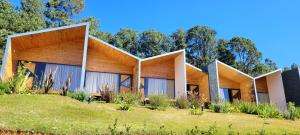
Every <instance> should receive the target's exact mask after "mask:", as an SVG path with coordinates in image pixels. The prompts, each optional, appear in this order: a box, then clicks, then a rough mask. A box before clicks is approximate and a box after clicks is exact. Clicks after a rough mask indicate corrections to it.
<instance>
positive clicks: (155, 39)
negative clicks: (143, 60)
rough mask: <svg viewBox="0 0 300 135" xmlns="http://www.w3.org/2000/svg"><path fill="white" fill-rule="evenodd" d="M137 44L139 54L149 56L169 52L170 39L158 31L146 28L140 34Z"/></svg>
mask: <svg viewBox="0 0 300 135" xmlns="http://www.w3.org/2000/svg"><path fill="white" fill-rule="evenodd" d="M139 44H140V51H139V56H140V57H151V56H156V55H159V54H162V53H165V52H169V47H170V39H169V37H167V36H165V35H164V34H162V33H160V32H158V31H155V30H147V31H144V32H142V33H141V34H140V40H139Z"/></svg>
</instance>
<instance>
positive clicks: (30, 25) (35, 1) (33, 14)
mask: <svg viewBox="0 0 300 135" xmlns="http://www.w3.org/2000/svg"><path fill="white" fill-rule="evenodd" d="M43 10H44V5H43V1H42V0H22V1H21V8H20V16H21V18H22V24H23V26H21V27H23V28H24V29H23V31H35V30H40V29H43V28H46V22H45V17H44V15H43Z"/></svg>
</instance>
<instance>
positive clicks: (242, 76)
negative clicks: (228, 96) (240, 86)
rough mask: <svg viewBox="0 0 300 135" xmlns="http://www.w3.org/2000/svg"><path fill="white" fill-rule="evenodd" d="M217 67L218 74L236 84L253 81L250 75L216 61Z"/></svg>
mask: <svg viewBox="0 0 300 135" xmlns="http://www.w3.org/2000/svg"><path fill="white" fill-rule="evenodd" d="M216 62H217V65H218V74H219V75H220V76H222V77H224V78H226V79H229V80H232V81H234V82H238V83H240V82H243V81H245V80H250V79H251V80H252V79H253V77H251V76H250V75H248V74H246V73H244V72H242V71H239V70H238V69H235V68H233V67H231V66H229V65H227V64H225V63H223V62H220V61H218V60H216Z"/></svg>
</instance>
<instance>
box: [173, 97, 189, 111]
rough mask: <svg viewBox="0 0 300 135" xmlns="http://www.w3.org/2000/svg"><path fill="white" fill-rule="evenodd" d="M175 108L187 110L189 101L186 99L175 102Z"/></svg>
mask: <svg viewBox="0 0 300 135" xmlns="http://www.w3.org/2000/svg"><path fill="white" fill-rule="evenodd" d="M175 106H176V107H177V108H179V109H186V108H189V106H190V104H189V101H188V100H187V99H185V98H178V99H176V101H175Z"/></svg>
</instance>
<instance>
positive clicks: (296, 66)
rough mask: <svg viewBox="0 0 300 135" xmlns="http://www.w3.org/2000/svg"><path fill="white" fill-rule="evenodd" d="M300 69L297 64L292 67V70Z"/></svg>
mask: <svg viewBox="0 0 300 135" xmlns="http://www.w3.org/2000/svg"><path fill="white" fill-rule="evenodd" d="M298 68H299V66H298V64H296V63H293V64H292V65H291V69H298Z"/></svg>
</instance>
